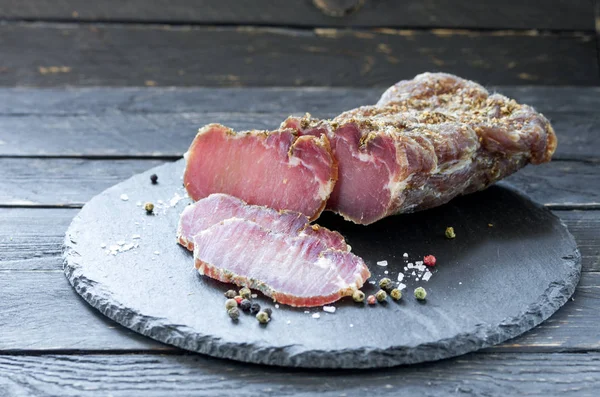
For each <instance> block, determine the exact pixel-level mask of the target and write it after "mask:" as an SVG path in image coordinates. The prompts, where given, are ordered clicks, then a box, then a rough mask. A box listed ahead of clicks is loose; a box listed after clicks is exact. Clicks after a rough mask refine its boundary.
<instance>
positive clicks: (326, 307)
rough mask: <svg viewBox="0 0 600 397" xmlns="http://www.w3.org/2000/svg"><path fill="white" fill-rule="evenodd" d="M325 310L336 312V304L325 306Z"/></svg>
mask: <svg viewBox="0 0 600 397" xmlns="http://www.w3.org/2000/svg"><path fill="white" fill-rule="evenodd" d="M323 311H324V312H327V313H335V306H323Z"/></svg>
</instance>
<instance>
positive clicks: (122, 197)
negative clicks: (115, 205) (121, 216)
mask: <svg viewBox="0 0 600 397" xmlns="http://www.w3.org/2000/svg"><path fill="white" fill-rule="evenodd" d="M120 198H121V200H123V201H127V200H129V196H128V195H126V194H125V193H123V194H122V195H121V196H120Z"/></svg>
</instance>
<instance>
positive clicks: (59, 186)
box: [0, 158, 600, 206]
mask: <svg viewBox="0 0 600 397" xmlns="http://www.w3.org/2000/svg"><path fill="white" fill-rule="evenodd" d="M161 163H162V161H160V160H139V159H138V160H111V161H107V160H89V159H62V158H44V159H37V158H31V159H29V158H0V205H3V206H14V205H25V206H27V205H82V204H83V203H85V202H86V201H88V200H89V199H91V198H92V197H93V196H95V195H96V194H98V193H100V192H101V191H103V190H104V189H106V188H108V187H110V186H112V185H114V184H116V183H118V182H121V181H123V180H124V179H126V178H128V177H130V176H132V175H134V174H136V173H139V172H142V171H145V170H147V169H149V168H151V167H154V166H156V165H158V164H161ZM506 180H507V181H508V182H510V183H512V184H513V185H515V186H516V187H518V188H520V189H522V190H523V191H525V192H526V193H527V194H529V195H530V196H531V197H532V198H533V199H534V200H537V201H539V202H541V203H545V204H549V205H561V206H568V205H587V206H590V205H591V206H600V163H595V162H580V161H555V162H551V163H549V164H544V165H541V166H529V167H525V168H524V169H522V170H521V171H519V172H517V173H516V174H514V175H512V176H510V177H508V178H507V179H506ZM167 199H168V198H167Z"/></svg>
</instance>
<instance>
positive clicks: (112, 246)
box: [108, 244, 119, 251]
mask: <svg viewBox="0 0 600 397" xmlns="http://www.w3.org/2000/svg"><path fill="white" fill-rule="evenodd" d="M108 249H109V250H111V251H117V250H118V249H119V246H118V245H116V244H113V245H111V246H110V247H108Z"/></svg>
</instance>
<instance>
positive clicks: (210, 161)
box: [184, 124, 337, 220]
mask: <svg viewBox="0 0 600 397" xmlns="http://www.w3.org/2000/svg"><path fill="white" fill-rule="evenodd" d="M185 157H186V169H185V173H184V186H185V188H186V189H187V191H188V194H189V196H190V197H191V198H192V199H194V200H199V199H201V198H204V197H207V196H208V195H210V194H212V193H226V194H230V195H233V196H235V197H239V198H241V199H243V200H244V201H246V202H247V203H249V204H257V205H265V206H268V207H271V208H274V209H277V210H284V209H287V210H292V211H297V212H301V213H303V214H305V215H306V216H308V217H309V218H310V219H311V220H312V219H316V218H317V217H318V216H319V214H320V213H321V211H322V210H323V208H324V207H325V203H326V201H327V199H328V198H329V195H330V194H331V191H332V190H333V186H334V185H335V181H336V180H337V165H336V162H335V159H334V158H333V156H332V154H331V151H330V148H329V141H328V139H327V137H325V136H323V137H313V136H297V135H296V134H295V133H294V131H293V130H286V129H282V130H277V131H272V132H268V131H247V132H241V133H236V132H234V131H233V130H231V129H229V128H227V127H225V126H222V125H220V124H209V125H207V126H205V127H203V128H201V129H200V131H199V132H198V134H197V135H196V138H195V139H194V141H193V142H192V144H191V146H190V148H189V150H188V152H187V153H186V156H185Z"/></svg>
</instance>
